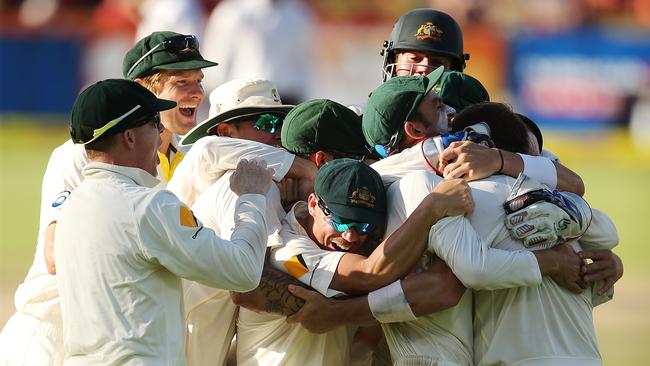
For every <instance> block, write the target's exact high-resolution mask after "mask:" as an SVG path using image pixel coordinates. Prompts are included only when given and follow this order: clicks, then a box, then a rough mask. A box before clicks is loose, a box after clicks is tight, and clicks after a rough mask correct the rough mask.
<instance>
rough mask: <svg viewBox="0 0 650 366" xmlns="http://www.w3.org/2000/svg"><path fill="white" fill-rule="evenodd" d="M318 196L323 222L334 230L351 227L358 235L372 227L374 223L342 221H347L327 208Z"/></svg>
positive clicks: (345, 229)
mask: <svg viewBox="0 0 650 366" xmlns="http://www.w3.org/2000/svg"><path fill="white" fill-rule="evenodd" d="M317 198H318V207H320V209H321V210H322V211H323V213H324V214H325V216H326V217H325V222H327V223H328V224H329V225H330V226H331V227H332V228H334V230H336V231H338V232H339V233H343V232H346V231H348V230H350V229H352V228H354V229H355V230H356V231H357V233H358V234H359V235H366V234H368V233H370V232H371V231H372V229H374V227H375V226H374V225H373V224H370V223H365V222H354V221H348V222H343V221H347V220H345V219H342V218H341V217H339V216H338V215H337V214H335V213H334V212H332V210H330V209H329V207H327V206H326V205H325V202H323V200H322V199H321V198H320V197H317Z"/></svg>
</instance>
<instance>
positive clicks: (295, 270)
mask: <svg viewBox="0 0 650 366" xmlns="http://www.w3.org/2000/svg"><path fill="white" fill-rule="evenodd" d="M284 268H286V269H287V272H289V274H290V275H291V276H292V277H294V278H300V277H302V275H304V274H305V273H307V272H309V270H308V269H307V264H306V263H305V260H304V259H303V258H302V254H298V255H294V256H293V257H291V258H290V259H289V260H288V261H286V262H284Z"/></svg>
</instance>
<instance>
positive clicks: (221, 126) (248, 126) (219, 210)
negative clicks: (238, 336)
mask: <svg viewBox="0 0 650 366" xmlns="http://www.w3.org/2000/svg"><path fill="white" fill-rule="evenodd" d="M292 108H293V106H292V105H285V104H282V100H281V98H280V94H279V92H278V89H277V87H276V86H275V85H274V84H273V83H272V82H270V81H268V80H262V79H247V80H244V79H236V80H232V81H229V82H227V83H224V84H222V85H220V86H219V87H217V88H216V89H214V90H213V91H212V92H211V93H210V113H209V116H208V119H207V120H205V121H203V122H201V123H200V124H199V125H197V126H196V127H195V128H194V129H192V130H191V131H190V132H189V133H188V134H187V135H186V136H185V137H184V139H183V143H187V142H194V141H197V140H201V139H202V138H203V137H205V136H208V135H211V134H215V135H217V136H219V138H220V139H221V140H217V141H222V140H233V141H235V142H236V143H235V146H233V145H232V144H230V145H226V144H221V145H220V144H215V145H212V146H213V147H215V148H217V149H220V151H221V152H223V151H224V148H234V149H239V150H241V148H242V146H243V145H242V144H241V143H238V142H240V141H241V142H242V143H243V142H244V141H246V140H248V141H256V142H258V143H261V144H268V145H269V146H271V145H275V144H278V143H279V135H280V129H281V128H282V121H283V119H284V117H285V115H286V114H287V112H289V111H290V110H291V109H292ZM205 146H208V145H198V146H196V147H195V146H193V147H192V148H191V150H195V149H202V148H204V147H205ZM201 151H202V152H201ZM201 151H198V152H195V153H199V154H202V153H217V152H215V151H214V150H211V151H209V152H208V151H205V150H201ZM219 155H220V154H218V153H217V154H216V156H219ZM278 156H279V157H280V158H281V159H282V158H286V156H285V155H276V157H278ZM258 158H259V157H258ZM192 161H193V160H189V162H190V163H191V162H192ZM276 165H278V164H277V162H275V161H274V163H273V164H272V166H276ZM178 173H179V174H177V175H175V177H174V178H173V179H172V182H171V183H172V184H170V187H169V188H170V190H171V191H172V192H174V193H176V190H177V189H179V192H178V194H179V196H181V197H189V196H188V194H187V191H185V190H183V185H182V184H181V183H176V182H174V180H176V181H178V182H186V181H188V180H192V179H195V178H196V177H194V176H191V175H190V176H187V175H185V174H187V173H190V174H191V173H192V169H188V170H186V168H181V169H179V172H178ZM211 174H214V172H211ZM232 174H233V171H227V172H224V173H223V174H222V175H220V176H219V177H218V178H217V179H216V181H215V182H213V183H211V184H209V186H207V187H206V188H205V189H201V190H200V194H199V195H193V196H192V197H189V198H191V199H192V201H193V202H192V203H191V207H192V210H193V211H194V212H195V214H196V216H197V217H198V218H199V219H200V220H201V221H202V222H204V224H205V225H206V227H209V228H211V229H213V230H214V231H215V232H216V233H217V234H218V235H220V236H221V237H223V238H226V239H227V238H229V237H230V235H231V234H232V233H233V228H234V227H235V225H236V221H235V215H234V213H235V209H236V203H237V199H238V195H237V194H236V192H233V190H232V189H231V188H230V179H231V176H232ZM266 196H267V198H268V202H269V204H268V205H267V210H266V213H265V216H266V222H267V232H268V238H267V240H266V241H265V242H266V243H267V244H268V245H278V244H279V243H280V239H279V230H280V219H281V218H282V217H284V215H285V212H284V210H283V208H282V206H281V203H280V192H279V190H278V188H277V186H276V185H275V184H272V185H271V187H270V189H269V191H268V192H266ZM261 269H262V268H261V267H260V270H261ZM183 298H184V303H185V323H186V344H187V347H186V359H187V362H188V364H191V365H212V364H215V363H216V364H224V363H225V362H226V356H227V354H228V349H229V347H230V343H231V340H232V338H233V335H234V331H235V320H236V314H237V307H236V306H235V304H233V303H232V301H231V300H230V295H229V292H228V291H227V289H223V288H215V287H214V286H206V285H204V284H202V283H199V282H196V281H183Z"/></svg>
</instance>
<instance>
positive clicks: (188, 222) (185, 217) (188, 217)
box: [180, 205, 199, 227]
mask: <svg viewBox="0 0 650 366" xmlns="http://www.w3.org/2000/svg"><path fill="white" fill-rule="evenodd" d="M180 210H181V214H180V218H181V225H183V226H187V227H198V226H199V224H198V222H197V221H196V217H194V214H193V213H192V210H190V209H189V208H187V206H183V205H181V206H180Z"/></svg>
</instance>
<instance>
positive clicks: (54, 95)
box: [0, 36, 83, 115]
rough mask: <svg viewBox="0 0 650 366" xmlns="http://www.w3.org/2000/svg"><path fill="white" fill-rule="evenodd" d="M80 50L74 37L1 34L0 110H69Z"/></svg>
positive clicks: (76, 82) (76, 85) (75, 88)
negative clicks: (29, 36) (32, 36)
mask: <svg viewBox="0 0 650 366" xmlns="http://www.w3.org/2000/svg"><path fill="white" fill-rule="evenodd" d="M82 51H83V48H82V43H81V42H80V41H79V40H75V39H62V38H53V37H52V38H45V37H41V38H28V37H24V38H23V37H8V36H3V37H0V52H1V53H2V56H0V88H1V90H0V113H45V114H64V115H65V114H68V113H70V110H71V109H72V104H73V103H74V100H75V98H76V97H77V94H78V93H79V75H80V65H81V57H82Z"/></svg>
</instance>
